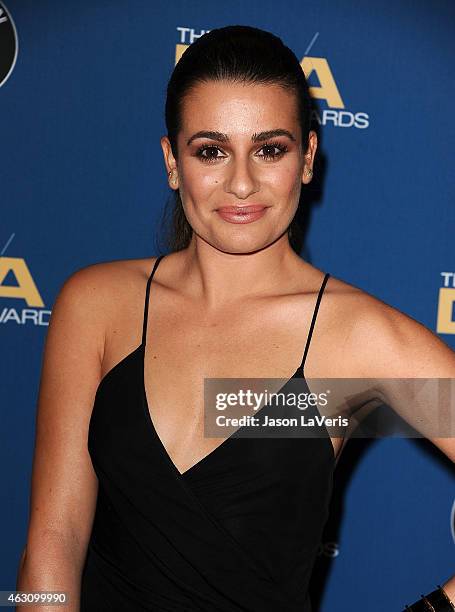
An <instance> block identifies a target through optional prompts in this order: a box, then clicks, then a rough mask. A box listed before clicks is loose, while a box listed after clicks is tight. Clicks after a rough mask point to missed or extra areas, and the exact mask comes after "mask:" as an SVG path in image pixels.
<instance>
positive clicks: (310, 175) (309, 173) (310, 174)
mask: <svg viewBox="0 0 455 612" xmlns="http://www.w3.org/2000/svg"><path fill="white" fill-rule="evenodd" d="M305 174H306V175H307V176H308V177H309V178H311V177H312V176H313V170H312V169H311V168H308V170H305Z"/></svg>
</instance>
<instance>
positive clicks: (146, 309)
mask: <svg viewBox="0 0 455 612" xmlns="http://www.w3.org/2000/svg"><path fill="white" fill-rule="evenodd" d="M163 257H164V255H160V256H159V257H158V258H157V259H156V261H155V263H154V265H153V269H152V272H151V274H150V276H149V278H148V281H147V288H146V290H145V303H144V321H143V324H142V346H144V347H145V343H146V336H147V319H148V314H149V296H150V284H151V282H152V278H153V276H154V274H155V271H156V269H157V267H158V265H159V263H160V261H161V260H162V259H163Z"/></svg>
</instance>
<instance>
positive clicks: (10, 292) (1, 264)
mask: <svg viewBox="0 0 455 612" xmlns="http://www.w3.org/2000/svg"><path fill="white" fill-rule="evenodd" d="M9 272H12V273H13V274H14V276H15V278H16V281H17V285H16V286H11V285H4V284H3V281H4V280H5V278H6V276H7V274H8V273H9ZM1 297H3V298H16V299H21V300H25V301H26V302H27V305H28V306H32V307H35V308H43V306H44V302H43V300H42V298H41V295H40V293H39V291H38V287H37V286H36V284H35V281H34V280H33V277H32V275H31V273H30V270H29V269H28V266H27V264H26V263H25V260H24V259H21V258H19V257H0V298H1Z"/></svg>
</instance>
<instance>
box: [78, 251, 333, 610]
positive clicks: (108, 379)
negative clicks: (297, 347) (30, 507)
mask: <svg viewBox="0 0 455 612" xmlns="http://www.w3.org/2000/svg"><path fill="white" fill-rule="evenodd" d="M161 259H162V256H161V257H159V258H158V259H157V260H156V261H155V264H154V266H153V270H152V272H151V274H150V277H149V279H148V282H147V288H146V296H145V305H144V321H143V334H142V343H141V344H140V346H138V347H137V348H136V349H135V350H134V351H132V352H131V353H130V354H129V355H127V356H126V357H125V358H124V359H122V360H121V361H120V362H119V363H118V364H117V365H115V366H114V367H113V368H112V369H111V370H110V371H109V372H108V373H107V374H106V375H105V376H104V378H103V379H102V381H101V382H100V384H99V387H98V389H97V392H96V397H95V402H94V407H93V412H92V415H91V419H90V426H89V435H88V448H89V452H90V456H91V459H92V462H93V467H94V470H95V472H96V475H97V477H98V481H99V489H98V498H97V504H96V511H95V518H94V524H93V529H92V533H91V537H90V541H89V546H88V551H87V557H86V560H85V565H84V568H83V574H82V583H81V608H80V610H81V612H103V611H109V612H116V611H118V612H120V611H121V612H129V611H136V610H137V611H140V610H148V611H153V612H196V611H198V612H237V611H239V612H240V611H244V612H268V611H270V612H272V611H273V612H311V604H310V600H309V597H308V583H309V580H310V576H311V572H312V568H313V565H314V562H315V559H316V555H317V551H318V547H319V543H320V539H321V535H322V530H323V527H324V525H325V523H326V520H327V518H328V506H329V502H330V498H331V494H332V484H333V471H334V467H335V455H334V449H333V445H332V442H331V440H330V437H329V434H328V431H327V429H326V427H325V425H324V432H325V433H324V436H323V437H312V438H292V437H291V438H284V437H282V438H279V437H273V438H270V437H269V438H267V437H256V438H252V437H242V436H241V435H240V434H241V433H242V431H243V430H245V428H243V427H241V428H240V429H239V430H237V432H236V433H235V434H234V435H232V436H231V437H229V438H227V439H226V440H225V441H224V442H223V443H222V444H221V445H220V446H218V447H217V448H216V449H215V450H214V451H212V452H211V453H209V454H208V455H206V456H205V457H204V458H203V459H201V460H200V461H199V462H198V463H197V464H195V465H194V466H192V467H191V468H190V469H188V470H187V471H185V472H183V473H180V472H179V470H178V469H177V468H176V466H175V465H174V463H173V462H172V460H171V458H170V456H169V455H168V453H167V452H166V449H165V447H164V446H163V444H162V442H161V440H160V438H159V436H158V434H157V432H156V430H155V429H154V426H153V422H152V419H151V415H150V412H149V407H148V405H147V399H146V393H145V385H144V352H145V341H146V331H147V318H148V301H149V294H150V286H151V281H152V278H153V275H154V274H155V271H156V269H157V267H158V265H159V262H160V261H161ZM328 277H329V274H328V273H327V274H326V275H325V278H324V281H323V283H322V285H321V289H320V291H319V295H318V297H317V300H316V306H315V309H314V313H313V318H312V321H311V327H310V330H309V333H308V338H307V342H306V346H305V351H304V355H303V359H302V363H301V365H300V366H299V368H298V369H297V370H296V372H295V374H294V375H293V376H292V378H291V379H290V381H289V382H291V381H292V379H294V378H301V379H303V366H304V363H305V358H306V355H307V352H308V347H309V343H310V340H311V335H312V332H313V328H314V324H315V321H316V315H317V311H318V308H319V303H320V300H321V297H322V294H323V291H324V287H325V285H326V282H327V280H328ZM303 382H304V384H305V386H306V381H304V379H303ZM306 388H307V389H308V387H306ZM264 409H265V407H263V408H261V410H264ZM311 410H313V411H314V414H315V415H319V412H318V410H317V408H316V407H315V408H314V409H312V408H311V407H310V411H311ZM243 433H244V431H243Z"/></svg>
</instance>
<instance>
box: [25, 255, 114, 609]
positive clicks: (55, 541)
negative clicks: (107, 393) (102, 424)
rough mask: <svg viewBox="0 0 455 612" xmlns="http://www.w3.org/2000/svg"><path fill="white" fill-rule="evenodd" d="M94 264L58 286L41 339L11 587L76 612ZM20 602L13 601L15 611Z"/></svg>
mask: <svg viewBox="0 0 455 612" xmlns="http://www.w3.org/2000/svg"><path fill="white" fill-rule="evenodd" d="M100 268H101V266H100V265H96V266H90V267H88V268H85V269H83V270H80V271H78V272H76V273H75V274H74V275H73V276H71V277H70V278H69V279H68V280H67V281H66V283H65V284H64V286H63V287H62V289H61V291H60V293H59V295H58V297H57V300H56V302H55V304H54V308H53V311H52V315H51V320H50V325H49V330H48V334H47V337H46V343H45V350H44V359H43V364H42V373H41V381H40V388H39V396H38V409H37V417H36V438H35V449H34V459H33V468H32V482H31V497H30V508H29V512H30V514H29V526H28V533H27V540H26V545H25V548H24V550H23V553H22V558H21V561H20V566H19V569H18V577H17V585H16V589H17V590H21V591H37V590H42V591H51V590H56V591H66V592H67V594H68V598H69V603H68V604H66V605H64V606H56V605H52V606H39V607H36V606H34V608H33V609H39V610H40V611H42V612H44V611H49V612H56V611H57V610H65V612H76V611H77V610H79V591H80V579H81V572H82V568H83V564H84V561H85V555H86V550H87V545H88V540H89V537H90V532H91V527H92V523H93V517H94V509H95V502H96V495H97V478H96V475H95V473H94V470H93V467H92V464H91V460H90V456H89V453H88V450H87V435H88V425H89V419H90V416H91V410H92V406H93V401H94V396H95V392H96V388H97V385H98V383H99V381H100V373H101V361H102V356H103V351H104V329H105V325H104V320H103V316H102V313H103V296H102V289H101V288H100V287H102V282H101V280H102V279H101V278H100V277H101V276H102V274H101V272H100ZM26 609H28V607H26V606H19V607H17V610H18V611H19V612H26Z"/></svg>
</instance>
